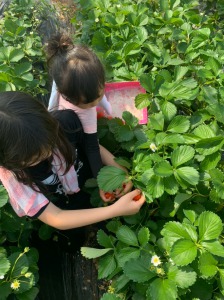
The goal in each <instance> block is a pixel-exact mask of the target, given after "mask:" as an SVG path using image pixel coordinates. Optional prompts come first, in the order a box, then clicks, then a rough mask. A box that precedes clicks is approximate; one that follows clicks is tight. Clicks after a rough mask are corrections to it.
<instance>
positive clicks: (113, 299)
mask: <svg viewBox="0 0 224 300" xmlns="http://www.w3.org/2000/svg"><path fill="white" fill-rule="evenodd" d="M100 300H122V299H121V298H120V297H119V296H117V295H115V294H111V293H106V294H103V296H102V297H101V298H100Z"/></svg>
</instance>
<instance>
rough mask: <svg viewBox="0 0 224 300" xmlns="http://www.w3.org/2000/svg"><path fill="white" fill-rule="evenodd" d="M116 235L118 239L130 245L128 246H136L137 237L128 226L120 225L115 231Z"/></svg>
mask: <svg viewBox="0 0 224 300" xmlns="http://www.w3.org/2000/svg"><path fill="white" fill-rule="evenodd" d="M116 236H117V238H118V240H119V241H121V242H123V243H125V244H127V245H130V246H138V239H137V236H136V234H135V233H134V231H132V230H131V229H130V228H129V227H128V226H125V225H124V226H121V227H120V228H119V229H118V231H117V233H116Z"/></svg>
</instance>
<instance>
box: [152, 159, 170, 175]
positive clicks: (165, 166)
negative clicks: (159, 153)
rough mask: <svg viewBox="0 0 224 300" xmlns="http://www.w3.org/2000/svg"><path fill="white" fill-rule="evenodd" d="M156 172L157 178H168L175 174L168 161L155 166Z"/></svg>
mask: <svg viewBox="0 0 224 300" xmlns="http://www.w3.org/2000/svg"><path fill="white" fill-rule="evenodd" d="M154 172H155V174H156V175H157V176H160V177H168V176H171V175H172V174H173V168H172V166H171V165H170V163H169V162H168V161H166V160H164V161H161V162H159V163H157V164H156V165H155V166H154Z"/></svg>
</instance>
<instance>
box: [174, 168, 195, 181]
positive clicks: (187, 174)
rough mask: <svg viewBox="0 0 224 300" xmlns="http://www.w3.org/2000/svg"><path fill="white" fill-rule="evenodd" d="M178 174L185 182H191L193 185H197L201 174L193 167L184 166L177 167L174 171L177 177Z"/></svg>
mask: <svg viewBox="0 0 224 300" xmlns="http://www.w3.org/2000/svg"><path fill="white" fill-rule="evenodd" d="M176 174H177V175H178V176H179V177H180V178H181V179H183V180H184V181H185V182H187V183H189V184H191V185H197V184H198V181H199V174H198V171H197V170H196V169H195V168H193V167H182V168H178V169H176V172H175V173H174V176H175V177H176Z"/></svg>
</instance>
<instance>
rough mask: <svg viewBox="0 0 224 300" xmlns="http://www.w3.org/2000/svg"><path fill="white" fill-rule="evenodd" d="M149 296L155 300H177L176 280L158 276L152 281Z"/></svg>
mask: <svg viewBox="0 0 224 300" xmlns="http://www.w3.org/2000/svg"><path fill="white" fill-rule="evenodd" d="M149 294H150V295H149ZM147 296H148V297H147V299H153V300H167V299H169V300H176V299H177V287H176V284H175V283H174V281H172V280H169V279H163V278H157V279H156V280H154V281H153V282H152V283H150V286H149V289H148V291H147Z"/></svg>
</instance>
